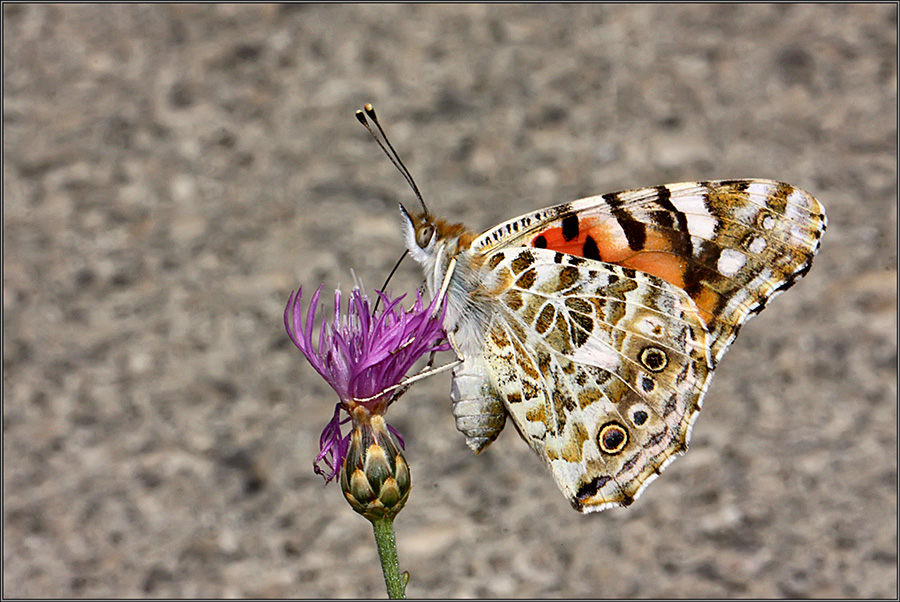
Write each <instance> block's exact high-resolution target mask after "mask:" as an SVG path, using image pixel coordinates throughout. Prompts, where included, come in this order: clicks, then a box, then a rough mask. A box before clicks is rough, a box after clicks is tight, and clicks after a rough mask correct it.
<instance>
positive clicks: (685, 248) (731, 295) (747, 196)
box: [472, 180, 826, 364]
mask: <svg viewBox="0 0 900 602" xmlns="http://www.w3.org/2000/svg"><path fill="white" fill-rule="evenodd" d="M825 227H826V218H825V214H824V210H823V209H822V207H821V205H820V204H819V203H818V201H816V200H815V199H814V198H813V197H812V196H811V195H809V194H808V193H806V192H804V191H802V190H800V189H799V188H796V187H794V186H791V185H789V184H782V183H778V182H772V181H768V180H722V181H715V182H690V183H682V184H669V185H665V186H656V187H653V188H642V189H637V190H630V191H623V192H616V193H610V194H605V195H601V196H596V197H590V198H586V199H581V200H579V201H574V202H571V203H564V204H562V205H557V206H555V207H550V208H547V209H542V210H539V211H535V212H533V213H530V214H526V215H524V216H521V217H519V218H516V219H514V220H511V221H509V222H506V223H504V224H501V225H500V226H498V227H496V228H493V229H491V230H489V231H487V232H485V233H484V234H482V235H481V236H480V237H478V238H477V239H476V240H475V241H474V242H473V244H472V248H473V250H475V251H476V252H481V253H490V252H491V251H492V250H494V249H500V248H505V247H514V246H533V247H537V248H546V249H551V250H555V251H559V252H562V253H566V254H568V255H575V256H579V257H585V258H588V259H595V260H599V261H603V262H607V263H615V264H618V265H622V266H625V267H630V268H634V269H636V270H639V271H642V272H646V273H649V274H653V275H655V276H658V277H660V278H662V279H664V280H666V281H667V282H669V283H671V284H674V285H675V286H677V287H679V288H682V289H684V290H685V291H686V292H687V293H688V295H689V296H690V297H691V299H693V301H694V303H695V304H696V305H697V307H698V310H699V312H700V315H701V316H702V317H703V320H704V322H705V323H706V324H707V328H708V330H709V332H710V335H711V340H710V347H711V349H712V357H713V363H714V364H715V363H716V362H718V360H719V359H720V358H721V357H722V354H724V352H725V350H726V349H727V347H728V345H729V344H730V343H731V342H732V341H733V340H734V338H735V337H736V336H737V332H738V330H739V329H740V327H741V326H742V325H743V323H744V322H745V321H746V320H747V318H748V317H750V316H751V315H753V314H755V313H759V312H760V311H761V310H762V309H763V308H764V307H765V304H766V303H767V301H768V300H769V299H770V298H771V297H772V296H774V295H775V294H777V293H779V292H782V291H784V290H786V289H787V288H789V287H790V286H791V285H792V284H793V283H794V282H795V281H796V280H798V279H799V278H801V277H802V276H803V275H805V273H806V272H807V271H808V270H809V268H810V266H811V263H812V258H813V256H814V255H815V253H816V252H817V251H818V247H819V243H820V240H821V236H822V233H823V232H824V231H825Z"/></svg>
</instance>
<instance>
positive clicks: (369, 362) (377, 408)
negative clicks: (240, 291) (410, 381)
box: [284, 286, 449, 482]
mask: <svg viewBox="0 0 900 602" xmlns="http://www.w3.org/2000/svg"><path fill="white" fill-rule="evenodd" d="M321 292H322V287H321V286H320V287H319V288H318V289H317V290H316V292H315V293H314V294H313V296H312V299H311V301H310V304H309V308H308V309H307V312H306V318H305V319H304V318H303V316H302V311H301V309H302V308H301V303H300V301H301V297H302V289H300V290H298V291H297V293H296V294H291V297H290V299H288V304H287V307H286V308H285V312H284V324H285V328H286V329H287V333H288V336H290V337H291V341H293V343H294V345H296V346H297V348H298V349H300V351H301V352H303V355H304V356H306V359H307V360H308V361H309V363H310V364H311V365H312V367H313V368H315V370H316V371H317V372H318V373H319V374H320V375H322V378H324V379H325V380H326V381H327V382H328V384H329V385H331V387H332V388H333V389H334V390H335V392H336V393H337V395H338V398H339V400H340V401H339V402H338V403H337V405H336V406H335V410H334V416H333V417H332V419H331V421H330V422H329V423H328V425H327V426H326V427H325V429H324V430H323V431H322V435H321V437H320V438H319V454H318V455H317V456H316V460H315V462H314V463H313V468H314V470H315V471H316V473H317V474H320V475H322V476H323V477H325V481H326V482H328V481H330V480H331V479H333V478H334V477H335V476H336V475H337V473H338V471H339V470H340V469H341V467H342V466H343V464H344V459H345V458H346V456H347V453H348V449H349V447H350V435H343V433H342V432H341V426H342V425H343V424H346V423H347V422H348V421H349V420H351V419H352V420H353V422H354V427H355V428H356V427H361V425H364V424H366V423H369V422H371V418H372V417H373V416H378V417H380V416H383V415H384V413H385V412H386V411H387V407H388V406H389V405H390V403H391V402H392V401H393V400H394V399H395V398H396V397H395V395H393V394H392V391H387V389H390V388H392V387H395V386H396V385H398V384H399V383H400V382H401V381H402V379H403V377H404V376H405V375H406V373H407V372H408V371H409V370H410V369H411V368H412V367H413V365H414V364H415V363H416V362H417V361H418V360H419V358H421V357H422V356H423V355H425V354H426V353H430V352H434V351H446V350H447V349H449V345H447V343H446V342H445V341H443V339H444V338H445V335H444V331H443V329H442V321H443V317H444V311H443V309H442V311H441V312H440V313H436V312H435V309H436V307H437V306H436V303H437V300H436V299H435V300H434V301H432V302H431V304H430V305H429V306H427V307H425V305H424V303H423V302H422V296H421V294H419V293H417V294H416V300H415V303H414V304H413V306H412V307H411V308H410V309H408V310H404V309H403V308H402V307H401V306H400V302H401V301H402V300H403V296H401V297H398V298H396V299H391V298H390V297H388V296H387V295H385V294H384V293H382V292H380V291H379V292H378V295H379V296H380V297H381V300H382V302H383V303H384V305H385V307H384V310H383V311H382V312H381V313H380V314H377V315H376V314H373V312H372V310H371V308H370V305H369V299H368V297H366V295H365V294H364V293H363V292H362V291H360V290H359V289H358V288H354V289H353V290H352V291H350V295H349V299H348V300H347V313H346V314H341V292H340V290H338V291H335V295H334V319H333V321H332V322H331V323H330V324H328V323H326V321H325V317H324V316H323V317H322V321H321V329H320V331H319V337H318V344H317V345H314V344H313V337H312V332H313V327H314V325H315V318H316V311H317V309H318V303H319V295H320V293H321ZM342 412H346V413H347V414H349V416H348V417H346V418H343V417H342V414H341V413H342ZM384 426H385V427H386V429H387V432H389V433H392V434H394V435H395V436H396V437H397V438H398V439H399V441H400V445H401V447H402V446H403V439H402V438H401V437H400V434H399V433H397V431H396V430H395V429H393V428H392V427H390V426H389V425H387V424H385V425H384ZM370 428H371V427H370ZM376 430H380V429H376ZM387 432H386V433H385V434H387ZM382 439H384V438H383V437H382ZM388 439H389V437H388ZM320 463H321V464H324V465H325V466H326V467H327V471H326V470H325V469H323V468H322V467H321V466H320Z"/></svg>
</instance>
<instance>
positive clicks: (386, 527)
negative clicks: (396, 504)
mask: <svg viewBox="0 0 900 602" xmlns="http://www.w3.org/2000/svg"><path fill="white" fill-rule="evenodd" d="M372 528H373V529H374V531H375V545H376V546H378V557H379V558H380V559H381V570H382V571H383V572H384V585H385V586H386V587H387V593H388V597H389V598H390V599H391V600H405V599H406V591H405V590H406V583H405V580H404V578H403V577H404V576H403V575H401V574H400V562H399V561H398V560H397V542H396V540H395V538H394V519H393V518H380V519H374V520H372Z"/></svg>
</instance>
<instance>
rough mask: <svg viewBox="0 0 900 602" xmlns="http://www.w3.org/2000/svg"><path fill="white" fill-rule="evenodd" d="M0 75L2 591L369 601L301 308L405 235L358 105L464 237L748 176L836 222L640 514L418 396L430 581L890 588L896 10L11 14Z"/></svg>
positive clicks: (430, 388)
mask: <svg viewBox="0 0 900 602" xmlns="http://www.w3.org/2000/svg"><path fill="white" fill-rule="evenodd" d="M3 84H4V90H3V124H4V128H3V134H4V136H3V150H4V160H3V236H4V240H3V251H4V254H3V327H4V332H3V361H4V364H3V385H4V387H3V526H4V534H3V577H4V578H3V592H2V593H3V595H4V596H5V597H21V596H26V597H57V596H61V597H69V596H73V597H141V596H152V597H169V596H177V597H241V596H259V597H303V598H314V597H338V596H340V597H348V596H375V597H381V596H383V595H384V584H383V581H382V577H381V573H380V569H379V566H378V563H377V560H376V553H375V549H374V546H373V543H372V539H371V531H370V527H369V524H368V523H367V522H366V521H364V520H363V519H362V518H360V517H359V516H357V515H355V514H354V513H353V512H352V511H351V510H350V508H349V507H348V506H347V505H346V504H345V503H344V502H343V501H342V499H341V493H340V490H339V488H338V486H337V485H329V486H328V487H324V486H323V484H322V479H321V478H319V477H317V476H316V475H314V474H313V472H312V469H311V463H312V460H313V458H314V456H315V454H316V452H317V450H318V436H319V433H320V431H321V429H322V427H323V426H324V425H325V423H326V422H327V420H328V419H329V418H330V416H331V413H332V409H333V403H334V401H335V399H334V396H333V394H332V392H331V391H330V390H329V389H328V388H327V386H326V385H325V383H324V382H323V381H322V380H321V379H320V378H319V377H318V376H317V375H316V374H315V373H314V371H313V370H312V369H311V368H309V366H307V365H306V364H305V363H304V361H302V358H301V356H300V354H299V352H297V350H296V349H294V348H293V347H292V346H291V345H290V343H289V341H288V338H287V336H286V335H285V333H284V329H283V325H282V312H283V310H284V305H285V302H286V300H287V297H288V294H289V293H290V291H291V290H292V289H295V288H296V287H298V286H300V285H301V284H302V285H304V286H307V287H314V286H316V285H318V284H319V283H321V282H325V283H326V285H327V286H328V287H334V286H337V285H339V284H340V285H343V286H344V287H345V288H346V287H348V286H349V285H351V284H352V276H351V274H350V270H351V269H353V270H355V272H356V273H357V274H359V275H360V276H361V277H362V278H363V279H364V280H365V282H366V284H367V285H368V286H369V288H370V289H371V288H374V287H377V286H379V285H380V284H381V282H382V280H383V278H384V276H385V275H386V274H387V272H388V270H389V269H390V268H391V266H392V265H393V263H394V261H395V260H396V259H397V257H398V256H399V254H400V253H401V251H402V248H403V247H402V241H401V239H400V236H399V233H398V228H397V225H398V216H397V212H396V203H397V201H399V200H403V201H406V202H409V203H413V200H412V195H411V193H410V191H409V190H408V188H407V187H406V185H405V183H404V182H403V180H402V178H401V177H400V175H399V174H398V173H396V172H395V171H394V170H393V168H392V167H391V166H390V164H389V163H388V161H387V159H385V157H383V156H382V155H381V152H380V151H379V150H378V148H377V147H376V146H375V144H374V143H373V142H372V140H370V139H369V136H368V134H367V133H366V132H365V131H364V130H363V129H362V128H361V127H360V125H359V124H358V123H357V122H356V119H354V117H353V112H354V110H355V109H357V108H359V107H360V106H361V105H362V104H363V103H365V102H372V103H374V104H375V106H376V108H377V109H378V110H379V114H380V116H381V118H382V120H383V121H384V122H385V124H386V126H387V128H388V131H389V133H390V134H391V136H392V140H393V143H394V145H395V146H396V147H397V149H398V150H399V151H400V153H401V154H402V156H403V157H404V160H405V161H406V162H407V164H408V166H409V167H410V169H411V170H412V172H413V174H414V175H415V176H416V179H417V181H418V183H419V186H420V188H421V189H422V191H423V194H424V195H425V197H426V199H427V200H428V201H429V203H430V205H431V207H432V208H433V210H434V211H435V212H438V213H442V214H445V215H447V216H450V217H451V218H453V219H458V220H460V221H465V222H466V223H467V224H469V225H471V226H472V227H473V228H476V229H483V228H487V227H489V226H491V225H493V224H496V223H498V222H499V221H501V220H504V219H507V218H510V217H513V216H516V215H519V214H521V213H524V212H526V211H529V210H532V209H535V208H539V207H542V206H545V205H548V204H551V203H557V202H562V201H567V200H573V199H576V198H579V197H582V196H587V195H591V194H598V193H603V192H611V191H614V190H619V189H623V188H632V187H640V186H648V185H656V184H662V183H668V182H678V181H683V180H695V179H713V178H741V177H762V178H773V179H780V180H784V181H787V182H790V183H793V184H795V185H798V186H800V187H802V188H805V189H807V190H809V191H810V192H812V193H813V194H815V195H816V196H817V197H818V198H819V199H820V200H821V201H822V203H823V204H824V205H825V207H826V208H827V211H828V217H829V222H830V227H829V230H828V232H827V234H826V236H825V238H824V242H823V247H822V251H821V253H820V254H819V257H818V259H817V261H816V264H815V265H814V266H813V270H812V272H811V273H810V275H809V277H808V278H807V279H806V280H805V281H803V282H801V283H800V284H799V285H798V286H797V287H795V288H794V289H792V290H791V291H790V293H789V294H787V295H785V296H783V297H780V298H778V299H777V300H776V301H774V302H773V303H771V304H769V308H768V309H767V310H766V311H765V312H764V313H763V314H762V316H761V317H759V318H756V319H755V320H753V321H752V322H751V323H750V324H749V325H748V326H747V327H746V328H745V329H744V330H743V332H742V334H741V337H740V338H739V340H738V342H737V343H736V344H735V346H734V347H733V348H732V350H731V351H730V352H729V354H728V355H727V356H726V358H725V359H724V361H723V362H722V363H721V365H720V368H719V370H718V375H717V377H716V378H715V379H714V380H713V384H712V387H711V388H710V391H709V394H708V396H707V398H706V405H705V409H704V412H703V416H701V417H700V419H699V421H698V422H697V425H696V427H695V429H694V437H693V441H692V448H691V451H690V452H689V453H688V454H687V455H686V456H684V457H683V458H681V459H680V460H679V461H677V462H675V463H674V464H673V465H672V466H671V467H669V469H668V470H667V471H666V474H665V475H664V476H663V478H661V479H659V480H658V481H656V482H655V483H654V484H653V485H652V486H651V487H650V488H649V489H648V491H647V492H646V493H645V494H644V496H643V497H642V498H641V499H640V500H639V501H638V502H637V503H636V504H635V505H634V506H632V507H631V508H629V509H627V510H622V509H617V510H612V511H607V512H603V513H600V514H596V515H590V516H581V515H579V514H577V513H576V512H574V511H572V509H571V508H570V507H569V505H568V504H567V503H566V501H565V500H564V499H563V498H562V496H561V495H560V494H559V492H558V491H557V488H556V485H555V484H554V483H553V481H552V479H551V477H550V476H549V474H548V473H547V472H546V471H545V470H544V468H543V467H542V466H541V464H540V461H539V460H538V458H537V457H536V456H534V455H533V454H532V453H531V452H530V451H529V450H528V449H527V447H526V445H525V444H524V443H523V442H521V441H520V440H519V439H518V437H517V435H516V434H515V432H514V429H512V427H510V428H508V429H507V432H506V433H505V434H504V435H503V436H501V437H500V439H499V440H498V441H497V442H496V443H495V444H494V445H493V447H492V448H491V449H490V450H488V451H487V452H486V453H485V454H483V455H482V456H480V457H476V456H474V455H473V454H471V453H470V452H469V451H468V450H467V449H466V448H465V446H464V444H463V438H462V437H461V436H460V435H459V434H458V433H457V432H456V431H455V429H454V426H453V419H452V416H451V414H450V402H449V399H448V392H449V377H447V376H441V377H437V378H435V379H433V382H428V383H425V384H423V385H422V386H418V387H416V388H414V389H413V390H412V391H411V392H410V393H408V394H407V395H406V397H405V398H404V399H403V402H402V403H400V404H398V405H397V407H395V408H393V409H392V412H391V414H390V416H389V418H390V419H391V422H392V424H393V425H394V426H396V427H397V428H398V429H399V430H400V431H401V432H402V433H404V434H405V436H406V441H407V457H408V459H409V461H410V464H411V466H412V470H413V483H414V489H413V492H412V495H411V498H410V502H409V504H408V506H407V507H406V509H405V510H404V511H403V512H402V513H401V514H400V517H399V519H398V522H397V528H398V543H399V553H400V561H401V566H402V568H404V569H408V570H410V571H411V573H412V581H411V583H410V586H409V594H410V595H411V596H414V597H439V598H440V597H471V596H480V597H552V596H571V597H649V598H654V597H679V596H697V597H702V596H714V597H725V596H739V597H781V596H790V597H845V596H846V597H870V596H873V597H894V598H896V597H897V595H898V591H897V402H896V396H897V335H896V328H897V313H896V303H897V244H896V241H897V8H896V5H892V4H881V5H860V4H852V5H741V6H731V5H715V6H701V5H682V6H671V5H669V6H667V5H650V6H626V5H614V6H598V5H578V6H542V5H525V6H513V5H492V6H481V5H428V6H419V5H403V6H395V5H350V6H325V5H315V6H311V5H310V6H296V5H295V6H263V5H229V6H202V5H190V6H180V5H142V6H124V5H118V6H114V5H104V6H97V5H16V4H4V5H3ZM420 282H421V277H420V276H419V275H417V272H416V268H415V266H414V264H412V263H409V264H407V265H405V267H404V268H403V269H402V270H401V273H400V275H399V276H398V277H397V279H395V281H394V287H395V288H394V290H395V291H402V290H408V291H412V290H414V288H415V287H416V286H417V285H418V284H419V283H420Z"/></svg>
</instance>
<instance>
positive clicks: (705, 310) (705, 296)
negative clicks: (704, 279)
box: [692, 288, 719, 324]
mask: <svg viewBox="0 0 900 602" xmlns="http://www.w3.org/2000/svg"><path fill="white" fill-rule="evenodd" d="M692 298H693V299H694V303H695V304H696V305H697V309H698V310H699V313H700V317H701V318H702V319H703V321H704V322H706V323H707V324H709V323H710V321H711V320H712V319H713V311H714V310H715V309H716V306H717V305H718V304H719V295H718V294H716V293H715V292H713V291H712V290H710V289H708V288H704V289H702V290H701V291H700V294H699V295H697V296H696V297H692Z"/></svg>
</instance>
